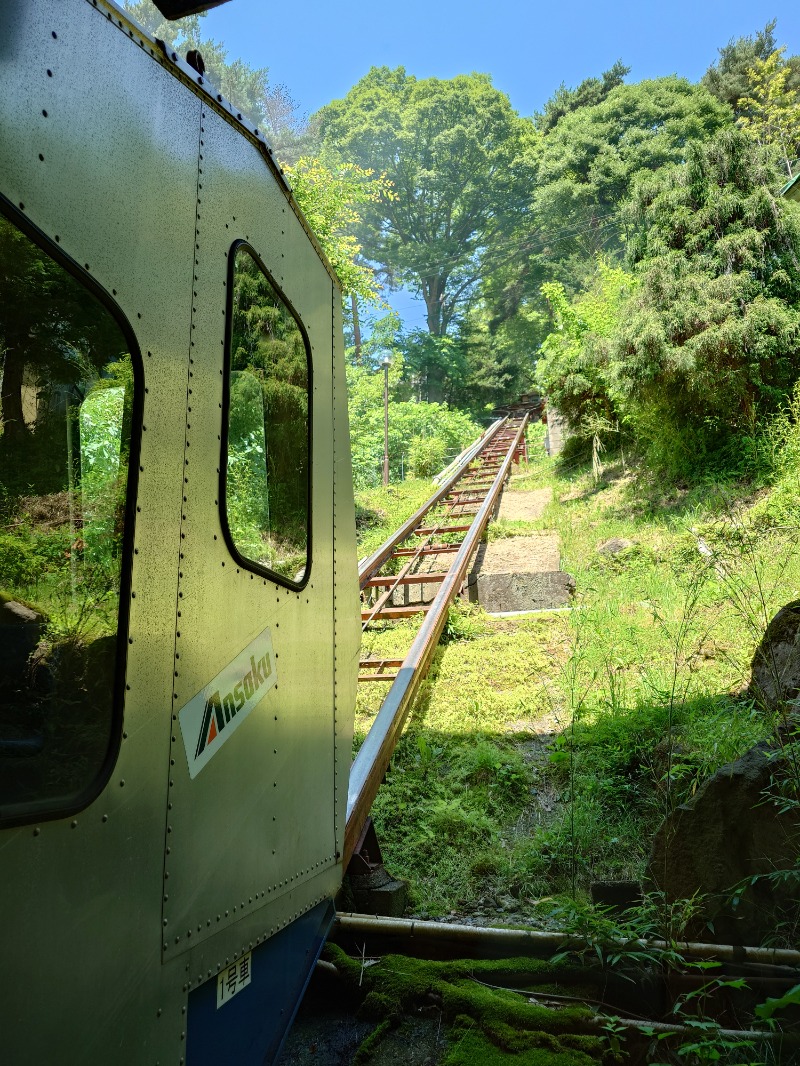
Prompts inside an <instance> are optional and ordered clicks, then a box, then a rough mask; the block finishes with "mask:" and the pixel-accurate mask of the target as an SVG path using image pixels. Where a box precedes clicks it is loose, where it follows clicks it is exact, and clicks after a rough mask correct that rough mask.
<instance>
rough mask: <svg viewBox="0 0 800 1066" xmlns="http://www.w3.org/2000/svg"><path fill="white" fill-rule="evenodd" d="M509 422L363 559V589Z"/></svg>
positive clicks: (487, 437)
mask: <svg viewBox="0 0 800 1066" xmlns="http://www.w3.org/2000/svg"><path fill="white" fill-rule="evenodd" d="M507 421H508V419H507V418H502V419H500V420H499V421H497V422H495V423H494V425H492V426H490V427H489V429H488V430H487V431H486V433H485V434H484V435H483V436H482V437H479V438H478V440H476V441H475V443H474V444H473V445H471V447H469V448H468V449H467V451H466V452H464V458H463V460H462V462H461V463H460V465H459V466H458V468H457V469H456V470H455V472H454V473H453V474H452V475H451V476H450V477H449V478H448V479H447V481H445V482H444V483H443V484H442V486H441V488H439V490H438V491H437V492H435V493H434V494H433V496H431V497H430V498H429V499H428V500H426V501H425V503H423V505H422V506H421V507H419V508H418V509H417V510H416V511H415V512H414V513H413V514H412V515H411V517H410V518H409V519H408V520H407V521H406V522H404V523H403V524H402V526H400V528H399V529H398V530H397V531H396V532H394V533H392V535H391V537H390V538H389V539H388V540H385V541H384V542H383V544H381V546H380V547H379V548H376V549H375V551H374V552H373V553H372V555H369V556H367V558H366V559H363V560H362V561H361V562H360V563H359V566H358V579H359V583H360V586H361V588H362V589H363V588H364V584H365V582H366V581H367V579H368V578H370V577H372V575H373V574H374V573H375V571H376V570H378V569H380V567H381V566H383V564H384V563H385V562H386V560H387V559H388V558H389V556H390V555H391V554H392V552H393V551H394V548H395V546H396V545H397V544H400V543H401V541H404V540H405V539H406V537H407V536H409V534H410V533H412V532H413V531H414V528H415V527H416V526H418V525H419V522H420V520H421V519H422V518H423V517H424V516H425V515H426V514H427V513H428V511H430V509H431V508H432V507H434V506H435V505H436V504H437V503H439V501H440V500H441V499H442V498H443V497H444V496H446V495H447V493H448V492H449V491H450V489H451V488H452V487H453V485H454V484H455V483H456V482H457V481H458V479H459V478H460V477H461V476H462V475H463V473H464V470H465V468H466V467H467V466H469V464H470V463H471V462H472V460H473V459H474V458H475V457H476V456H477V455H479V454H480V453H481V452H482V451H483V449H484V448H485V447H486V445H487V444H488V443H489V441H490V440H492V438H493V437H494V436H495V435H496V434H497V432H498V431H499V430H500V428H501V427H502V426H504V425H505V423H506V422H507Z"/></svg>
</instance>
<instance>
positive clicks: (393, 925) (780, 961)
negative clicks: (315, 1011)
mask: <svg viewBox="0 0 800 1066" xmlns="http://www.w3.org/2000/svg"><path fill="white" fill-rule="evenodd" d="M334 930H335V931H336V932H340V933H342V934H343V935H352V936H359V937H364V936H378V937H386V938H387V939H396V940H402V941H403V943H404V944H406V945H408V946H414V947H418V948H419V947H422V946H425V945H431V946H433V947H438V948H441V947H443V946H444V947H446V946H447V944H448V943H450V944H453V945H456V946H458V948H459V951H461V952H462V954H461V955H460V956H459V957H461V958H463V957H465V955H464V953H467V954H466V957H473V956H471V955H470V954H469V953H470V952H473V951H474V952H475V953H476V955H475V956H474V957H480V958H483V957H486V955H487V954H488V953H489V951H491V952H492V953H493V954H494V955H500V956H501V957H502V956H505V957H509V958H513V957H514V956H516V955H520V956H522V955H536V954H538V953H543V954H549V953H553V952H556V951H563V950H565V949H567V948H569V949H574V950H587V949H591V950H593V948H594V945H593V944H592V943H590V942H589V941H588V940H586V939H585V938H584V937H580V936H575V935H574V934H572V933H566V932H558V931H551V930H543V929H492V928H490V927H487V926H474V925H450V924H449V923H448V922H424V921H420V920H419V919H416V918H382V917H380V916H376V915H371V914H337V916H336V921H335V923H334ZM609 946H613V947H615V948H630V949H632V950H641V949H645V950H647V949H650V950H654V951H665V950H670V951H674V952H677V953H678V954H680V955H682V956H683V957H684V958H688V959H714V960H718V961H720V962H733V963H738V964H742V965H747V964H756V965H764V964H766V965H768V966H789V967H793V968H798V967H800V951H792V950H790V949H788V948H760V947H745V946H743V945H739V944H703V943H693V942H690V941H687V942H685V943H672V942H667V941H666V940H628V941H624V942H623V941H620V942H619V943H613V945H612V944H611V943H609Z"/></svg>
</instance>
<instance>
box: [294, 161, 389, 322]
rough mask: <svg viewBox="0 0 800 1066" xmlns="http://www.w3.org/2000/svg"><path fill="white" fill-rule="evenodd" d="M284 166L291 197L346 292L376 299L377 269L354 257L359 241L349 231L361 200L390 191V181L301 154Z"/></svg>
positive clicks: (369, 300)
mask: <svg viewBox="0 0 800 1066" xmlns="http://www.w3.org/2000/svg"><path fill="white" fill-rule="evenodd" d="M285 170H286V175H287V177H288V178H289V181H290V183H291V186H292V192H293V193H294V195H295V199H296V200H297V202H298V204H299V205H300V207H301V209H302V211H303V214H304V215H305V216H306V219H307V220H308V224H309V225H310V227H311V229H312V230H313V231H314V235H315V236H316V238H317V240H318V241H319V242H320V245H321V246H322V250H323V251H324V252H325V254H326V255H327V257H328V259H329V260H330V262H331V265H332V266H333V268H334V270H335V271H336V273H337V274H338V276H339V280H340V281H341V283H342V287H343V289H344V292H345V295H350V294H352V295H354V296H357V297H360V298H361V299H362V300H365V301H366V302H367V303H374V302H375V301H376V300H377V298H378V295H377V294H378V287H377V282H376V279H375V274H374V272H373V271H372V270H371V269H370V268H369V267H367V266H366V265H365V264H364V263H360V262H358V261H357V257H358V254H359V252H360V251H361V246H360V245H359V243H358V241H357V240H356V238H355V237H354V236H353V234H354V232H355V230H356V229H357V228H358V225H359V222H360V213H359V212H360V210H362V209H363V205H364V204H374V203H377V202H378V201H379V200H381V199H382V198H383V197H386V198H388V199H391V197H392V196H393V195H394V193H393V192H392V189H391V186H390V184H389V183H388V182H387V181H386V180H385V179H383V178H377V177H375V175H374V173H373V171H371V170H364V169H362V168H361V167H359V166H356V164H355V163H334V164H332V165H330V166H329V165H326V164H325V163H323V162H322V161H321V160H319V159H312V158H309V157H303V158H301V159H298V160H297V162H296V163H295V164H294V165H293V166H287V167H286V168H285Z"/></svg>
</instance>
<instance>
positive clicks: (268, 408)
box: [223, 244, 310, 586]
mask: <svg viewBox="0 0 800 1066" xmlns="http://www.w3.org/2000/svg"><path fill="white" fill-rule="evenodd" d="M232 259H233V267H232V285H231V303H232V306H231V314H230V316H229V329H230V336H229V345H228V391H227V411H228V419H227V439H226V444H225V466H224V471H225V474H224V478H225V491H224V493H223V497H224V500H225V519H226V523H227V529H228V536H229V542H230V547H231V549H232V550H233V552H234V554H235V555H236V556H237V557H238V558H240V559H241V560H242V561H243V562H245V563H247V564H253V565H255V567H256V568H257V569H259V570H264V571H267V572H268V573H269V574H270V576H272V577H275V578H277V579H278V580H279V581H280V582H282V583H284V584H288V585H292V586H300V585H302V584H304V583H305V580H306V579H307V576H308V565H309V562H308V553H309V502H308V501H309V467H310V463H309V455H310V447H309V395H310V388H309V377H310V374H309V364H310V360H309V354H308V342H307V340H306V338H305V335H304V333H303V330H302V327H301V326H300V323H299V320H298V318H297V316H296V315H295V314H294V312H293V311H292V310H291V308H290V307H289V306H288V304H287V303H286V301H285V300H284V299H283V297H282V296H281V295H280V293H279V292H278V291H277V289H276V288H275V286H274V284H273V283H272V281H271V280H270V279H269V277H268V276H267V274H266V272H265V271H264V270H263V269H262V267H261V265H260V264H259V263H258V261H257V260H256V259H255V258H254V256H253V254H252V253H251V251H250V250H249V248H247V246H246V245H241V244H240V245H238V246H237V247H236V248H235V252H234V255H233V257H232Z"/></svg>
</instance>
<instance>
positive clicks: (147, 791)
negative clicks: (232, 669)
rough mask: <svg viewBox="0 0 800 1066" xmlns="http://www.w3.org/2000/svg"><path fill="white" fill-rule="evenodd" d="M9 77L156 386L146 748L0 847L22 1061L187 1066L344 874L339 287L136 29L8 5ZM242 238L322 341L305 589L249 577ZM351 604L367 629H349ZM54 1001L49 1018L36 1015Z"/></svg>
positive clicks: (139, 524)
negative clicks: (213, 707)
mask: <svg viewBox="0 0 800 1066" xmlns="http://www.w3.org/2000/svg"><path fill="white" fill-rule="evenodd" d="M0 65H1V66H2V69H3V77H4V92H5V96H4V98H3V101H2V104H1V105H0V195H2V196H3V197H5V198H6V200H7V201H9V202H11V203H13V204H15V205H17V210H19V211H20V212H22V213H23V214H24V215H25V216H26V218H27V219H28V220H29V221H30V223H31V224H32V225H33V226H35V227H38V228H39V230H41V232H42V233H43V234H44V239H45V240H46V241H50V242H52V244H53V245H54V246H57V247H58V248H59V249H61V250H62V251H63V253H64V254H65V255H66V256H68V257H70V258H71V259H72V260H73V261H74V263H75V270H76V271H77V272H83V273H84V274H87V275H89V276H91V277H92V278H93V279H94V280H95V281H96V283H97V284H98V285H99V286H100V287H101V288H102V289H104V290H105V292H106V293H107V294H108V295H109V297H110V299H111V300H112V301H113V302H114V303H115V305H116V306H117V307H118V308H119V311H120V313H121V315H122V316H124V318H126V319H127V321H128V322H129V323H130V325H131V327H132V330H133V332H134V333H135V336H136V338H137V341H138V346H139V348H140V352H141V362H142V375H141V381H142V388H143V392H144V395H143V424H142V427H141V454H140V457H139V464H138V465H139V467H140V469H139V470H138V471H137V473H138V479H139V484H138V497H137V500H136V505H137V506H136V515H135V517H136V537H135V545H134V551H135V554H134V555H133V557H132V558H131V559H130V560H129V562H130V568H131V569H130V601H129V604H128V606H129V608H130V616H129V633H128V636H129V640H130V643H129V644H128V645H127V672H126V678H125V680H126V692H125V707H124V731H125V732H124V734H123V739H122V743H121V751H120V754H119V757H118V760H117V764H116V766H115V768H114V772H113V775H112V777H111V779H110V781H109V782H108V784H107V785H106V786H105V788H104V789H103V791H102V792H101V794H100V795H99V796H98V798H97V800H96V801H95V802H94V803H92V804H91V805H90V806H88V807H87V808H86V809H85V810H84V811H82V812H81V813H79V814H78V815H77V817H74V818H72V817H70V818H68V819H56V820H54V821H51V822H48V823H46V824H43V825H41V826H29V827H24V828H21V829H17V830H6V831H3V833H2V835H0V903H2V905H3V912H4V913H5V914H6V915H13V921H8V922H6V926H5V934H4V939H3V948H4V968H3V970H2V975H1V976H0V1001H2V1002H3V1005H4V1028H3V1051H4V1054H5V1055H6V1056H7V1057H8V1058H9V1061H14V1062H20V1063H27V1062H31V1063H39V1062H44V1061H49V1060H50V1059H51V1058H52V1055H53V1053H54V1049H57V1052H58V1059H59V1062H60V1063H63V1064H65V1066H69V1064H70V1063H73V1062H75V1063H78V1062H80V1063H85V1062H87V1061H88V1062H111V1061H113V1062H118V1063H126V1062H131V1063H133V1062H135V1063H139V1062H143V1061H150V1062H157V1061H161V1062H162V1063H163V1062H169V1061H172V1062H176V1063H177V1062H182V1061H183V1058H184V1056H185V1039H184V1038H185V1014H184V1011H185V1008H186V1002H187V996H188V994H189V991H190V990H191V988H193V987H196V986H197V984H199V983H202V982H203V981H206V980H208V979H209V977H212V976H213V975H214V974H216V973H217V972H219V970H220V969H221V968H222V967H223V966H225V965H226V964H227V962H228V960H229V959H232V958H235V957H237V956H238V955H239V954H241V952H242V951H243V950H249V949H250V948H251V947H252V946H253V945H254V944H259V943H263V942H264V940H265V939H267V938H268V937H269V936H270V935H272V934H273V933H275V932H277V931H278V930H280V929H283V928H285V927H286V925H288V924H289V923H290V922H292V921H294V920H295V919H296V918H297V917H298V916H299V915H301V914H303V913H305V912H306V911H308V910H309V909H310V908H312V907H314V906H316V905H317V904H318V903H320V902H321V901H322V900H324V899H328V898H330V897H331V896H332V895H333V893H334V892H335V891H336V888H337V887H338V883H339V880H340V875H341V866H340V860H339V859H338V855H337V851H338V849H339V847H340V840H341V831H342V825H343V821H344V814H343V811H344V803H345V800H346V785H347V769H348V767H349V758H350V743H351V734H352V709H353V704H354V660H355V659H356V657H357V645H358V624H357V618H358V615H357V611H356V608H355V601H356V596H357V592H356V588H357V586H356V583H355V568H354V560H355V551H354V547H353V544H354V541H353V539H352V538H353V530H352V488H351V481H350V466H349V446H348V442H347V438H346V396H345V388H344V380H343V371H342V366H341V350H340V348H336V344H340V336H341V332H340V323H339V319H338V315H339V293H338V290H337V289H336V287H335V285H334V283H333V282H332V279H331V276H330V274H329V273H328V271H327V268H326V266H325V265H324V263H323V261H322V260H321V259H320V258H319V256H318V254H317V252H315V250H314V247H313V243H312V242H311V241H310V240H309V237H308V233H307V232H306V230H305V229H304V225H303V223H302V220H300V219H299V218H298V215H297V213H296V209H295V208H294V207H293V206H292V204H291V203H290V201H289V200H288V198H287V194H286V191H285V188H284V186H283V184H282V182H281V180H280V176H279V175H278V174H277V173H276V171H275V169H274V167H271V166H269V165H268V163H267V158H266V152H265V148H264V146H263V144H261V145H258V144H257V143H256V141H255V139H254V138H253V137H252V136H250V135H245V134H244V133H243V132H242V129H241V128H237V127H236V124H235V123H233V122H232V121H231V120H230V110H231V109H230V107H229V105H226V104H225V102H224V101H222V102H221V103H219V104H218V103H217V102H216V101H210V100H209V99H208V98H207V97H205V95H204V93H205V89H204V88H203V89H201V88H199V87H198V83H200V84H202V79H201V78H199V77H197V78H195V77H194V76H193V75H192V74H191V72H188V71H187V70H183V69H181V65H180V63H176V62H171V61H170V60H169V59H167V58H165V57H164V56H163V55H162V54H161V52H160V51H159V49H158V48H157V46H156V45H155V44H154V43H153V42H150V41H148V40H147V39H146V38H144V37H142V36H141V35H140V34H139V33H138V32H137V31H136V29H135V27H134V26H133V25H132V24H131V23H129V22H128V21H127V20H126V19H125V17H124V16H123V15H122V13H121V12H119V11H117V10H116V9H114V8H113V7H111V6H108V5H104V3H103V0H37V3H35V4H33V3H28V2H26V0H5V2H4V3H3V4H0ZM235 239H246V240H247V241H248V242H249V243H250V244H251V246H252V247H253V248H254V250H255V251H256V253H257V255H258V256H259V257H260V258H261V260H262V261H263V262H264V264H265V265H266V266H267V269H268V270H269V271H270V272H271V273H272V275H273V277H274V279H275V281H276V283H277V284H278V286H279V287H280V288H281V289H282V290H283V293H284V295H285V297H286V299H287V300H288V301H289V303H290V304H291V305H292V306H293V307H294V309H295V310H296V311H297V313H298V314H299V316H300V318H301V320H302V322H303V325H304V327H305V329H306V331H307V334H308V337H309V340H310V344H311V351H312V358H313V377H312V419H313V425H312V433H313V442H314V445H313V448H314V450H313V474H312V501H311V513H312V531H311V535H312V541H311V545H312V548H311V571H310V576H309V581H308V584H307V586H306V587H305V588H304V589H303V590H302V591H301V592H295V591H291V590H288V589H286V588H285V587H282V586H279V585H277V584H275V583H273V582H271V581H270V580H269V579H265V578H264V577H263V576H261V575H257V574H254V573H251V572H250V571H249V570H247V569H246V568H245V567H242V566H237V564H236V562H235V561H234V560H233V559H232V558H231V557H230V555H229V554H228V551H227V549H226V547H225V542H224V540H223V537H222V531H221V527H220V512H219V492H218V489H219V482H218V476H219V467H220V436H221V421H220V419H221V407H220V404H221V402H222V373H221V371H222V353H223V340H224V332H225V331H224V321H225V315H224V312H225V309H226V282H227V264H228V258H227V254H228V253H229V251H230V247H231V245H232V243H233V241H234V240H235ZM335 360H338V361H339V362H337V363H336V368H337V369H336V375H335V378H334V363H335ZM334 386H335V390H334ZM332 394H333V400H332ZM334 425H335V428H336V437H335V439H334V437H333V431H334ZM332 440H333V447H332V446H331V442H332ZM334 485H335V486H336V510H335V511H334ZM335 536H336V537H341V538H342V540H341V544H340V545H339V547H338V548H337V552H336V555H334V537H335ZM335 596H336V598H337V599H338V603H339V604H341V603H342V602H343V601H346V606H345V613H346V614H347V620H346V621H345V620H342V622H341V623H339V622H337V623H336V626H334V605H335ZM337 609H341V608H337ZM265 627H269V629H270V630H271V635H272V641H273V646H274V648H275V651H276V653H277V672H278V684H277V686H276V688H274V689H273V690H272V691H271V692H269V693H268V695H267V696H266V697H265V698H264V700H263V701H262V703H261V704H260V705H259V706H258V707H256V708H255V709H254V711H253V713H252V715H251V716H250V718H248V719H247V721H246V722H244V723H243V725H242V727H241V729H239V730H238V731H237V733H236V734H235V735H234V736H233V737H232V739H231V741H230V742H229V743H228V744H226V745H225V746H224V747H223V748H222V749H221V751H220V752H219V754H217V755H216V756H215V757H214V758H213V759H212V760H211V762H210V763H209V764H208V766H206V767H205V768H204V769H203V771H202V773H200V774H199V776H198V777H197V778H196V780H194V781H190V780H189V778H188V772H187V766H186V757H185V754H184V751H183V746H182V743H181V738H180V734H179V731H178V722H177V719H176V718H174V717H173V715H174V714H175V713H176V712H177V710H178V708H179V707H180V706H181V705H182V703H183V702H185V701H186V700H187V699H189V698H191V696H193V695H194V694H195V693H196V692H197V691H199V690H200V689H201V688H202V687H203V686H204V685H205V684H206V683H207V682H208V681H209V680H210V679H211V678H212V677H214V676H215V674H216V673H217V672H218V671H219V669H220V668H221V667H222V666H224V665H225V663H227V662H230V661H231V660H232V659H233V658H235V656H236V655H237V654H238V653H239V652H240V651H241V650H242V648H244V647H245V646H246V645H247V644H248V643H249V641H250V640H251V639H252V638H253V637H254V636H255V635H256V634H257V633H259V632H261V631H263V629H264V628H265ZM332 637H335V639H336V641H337V642H338V644H337V648H336V651H334V647H333V641H332ZM335 656H336V659H335ZM334 661H336V669H335V670H334ZM334 709H335V717H334ZM334 803H335V807H336V810H337V811H338V814H337V815H336V819H335V817H334ZM335 822H336V824H335ZM337 838H338V841H339V843H337ZM32 886H35V890H34V891H32V890H31V887H32ZM164 923H166V924H164ZM190 934H191V935H190ZM34 987H35V989H36V997H37V1001H38V1002H42V1001H44V1002H46V1003H48V1004H50V1007H49V1009H48V1010H47V1011H37V1013H36V1022H35V1024H33V1022H32V1017H31V1002H30V991H31V988H34Z"/></svg>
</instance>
